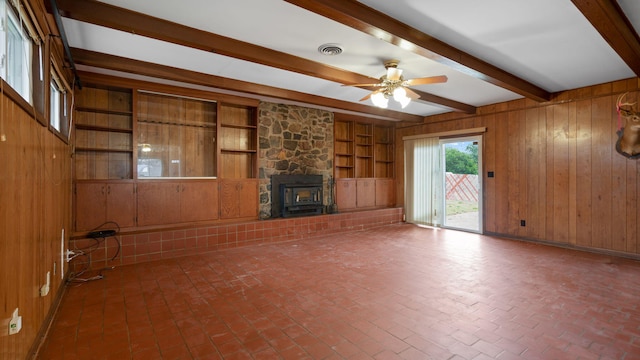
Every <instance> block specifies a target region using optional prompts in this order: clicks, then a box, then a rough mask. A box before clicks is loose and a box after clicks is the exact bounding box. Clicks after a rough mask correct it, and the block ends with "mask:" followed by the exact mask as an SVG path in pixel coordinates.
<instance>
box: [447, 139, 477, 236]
mask: <svg viewBox="0 0 640 360" xmlns="http://www.w3.org/2000/svg"><path fill="white" fill-rule="evenodd" d="M440 149H441V151H440V157H441V168H442V169H443V171H442V172H441V173H440V176H441V182H440V184H441V186H442V193H443V194H444V196H442V199H441V200H442V203H441V209H442V211H443V223H442V226H443V227H445V228H451V229H459V230H465V231H472V232H478V233H482V176H481V174H482V154H481V151H482V136H470V137H464V138H452V139H442V140H440Z"/></svg>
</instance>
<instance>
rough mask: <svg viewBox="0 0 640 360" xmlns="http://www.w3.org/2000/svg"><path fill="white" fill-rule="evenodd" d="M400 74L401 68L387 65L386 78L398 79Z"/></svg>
mask: <svg viewBox="0 0 640 360" xmlns="http://www.w3.org/2000/svg"><path fill="white" fill-rule="evenodd" d="M401 75H402V70H401V69H398V68H396V67H388V68H387V80H391V81H396V80H400V76H401Z"/></svg>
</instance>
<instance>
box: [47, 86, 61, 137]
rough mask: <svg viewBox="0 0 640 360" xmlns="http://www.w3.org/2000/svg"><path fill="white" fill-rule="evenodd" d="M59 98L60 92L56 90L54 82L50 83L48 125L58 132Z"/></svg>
mask: <svg viewBox="0 0 640 360" xmlns="http://www.w3.org/2000/svg"><path fill="white" fill-rule="evenodd" d="M60 96H61V91H60V90H58V87H57V86H56V84H55V82H53V81H51V99H50V102H49V105H50V108H49V110H50V111H49V124H50V125H51V127H53V128H54V129H56V130H58V132H60Z"/></svg>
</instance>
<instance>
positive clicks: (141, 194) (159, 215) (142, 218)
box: [138, 182, 180, 226]
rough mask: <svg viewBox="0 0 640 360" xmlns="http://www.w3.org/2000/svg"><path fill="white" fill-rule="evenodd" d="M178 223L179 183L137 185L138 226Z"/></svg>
mask: <svg viewBox="0 0 640 360" xmlns="http://www.w3.org/2000/svg"><path fill="white" fill-rule="evenodd" d="M179 221H180V183H178V182H141V183H138V226H146V225H162V224H174V223H177V222H179Z"/></svg>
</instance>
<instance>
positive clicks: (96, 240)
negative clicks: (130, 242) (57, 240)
mask: <svg viewBox="0 0 640 360" xmlns="http://www.w3.org/2000/svg"><path fill="white" fill-rule="evenodd" d="M108 225H113V226H115V228H116V229H109V228H108V227H107V226H108ZM118 233H120V225H118V223H116V222H115V221H107V222H105V223H103V224H101V225H99V226H97V227H96V228H94V229H92V230H91V231H89V234H88V237H89V238H91V239H92V240H93V243H92V244H90V245H88V246H85V247H82V248H74V255H73V257H71V258H70V259H69V260H73V259H75V258H76V257H78V256H83V257H86V261H85V263H84V264H85V266H84V267H83V268H82V269H81V270H80V271H79V272H77V273H74V274H71V275H70V276H69V279H68V280H67V282H69V283H85V282H88V281H94V280H100V279H102V278H104V276H103V275H102V271H104V270H110V269H113V267H106V268H102V269H100V270H98V275H95V276H91V277H87V278H81V277H80V276H82V275H84V274H85V273H86V272H87V271H89V269H91V253H93V252H94V251H96V250H98V249H99V248H100V245H102V244H103V243H106V241H107V239H110V238H113V239H115V241H116V243H117V244H118V246H117V248H116V253H115V254H114V255H113V256H112V257H111V259H110V261H113V260H115V259H116V258H117V257H118V255H119V254H120V248H121V247H122V245H121V244H120V239H119V238H118Z"/></svg>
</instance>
